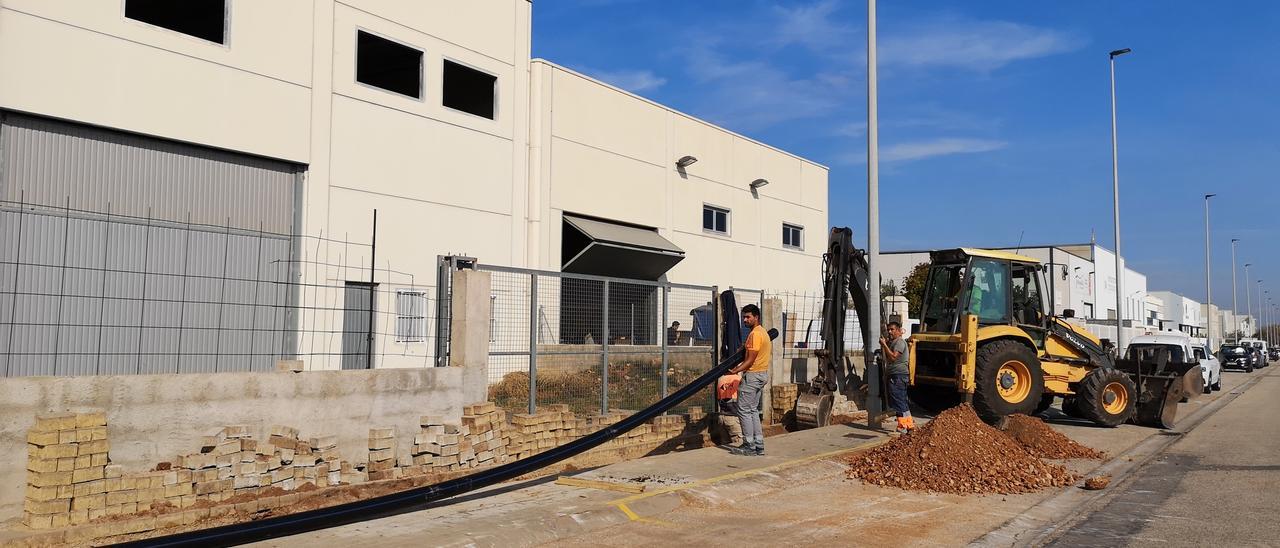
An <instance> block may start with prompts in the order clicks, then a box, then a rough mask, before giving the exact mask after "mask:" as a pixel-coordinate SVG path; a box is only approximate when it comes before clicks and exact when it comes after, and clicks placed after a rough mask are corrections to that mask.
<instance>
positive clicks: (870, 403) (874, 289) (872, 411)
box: [833, 0, 883, 428]
mask: <svg viewBox="0 0 1280 548" xmlns="http://www.w3.org/2000/svg"><path fill="white" fill-rule="evenodd" d="M877 93H878V91H877V83H876V0H867V280H868V282H867V286H868V287H867V296H868V299H867V300H868V301H870V306H868V307H867V318H866V321H867V323H870V324H871V325H870V326H869V327H870V329H871V332H872V333H877V332H879V326H880V271H879V267H880V140H879V139H880V128H879V118H878V115H877V102H878V97H877ZM864 332H866V329H864ZM876 344H877V342H876V341H862V354H863V356H864V357H865V359H866V364H867V370H866V375H867V426H870V427H872V428H878V427H879V426H880V422H879V421H880V413H881V412H883V409H881V405H880V398H881V396H880V371H879V368H878V366H877V364H876V360H875V350H876ZM833 359H835V360H841V359H844V358H843V356H834V357H833Z"/></svg>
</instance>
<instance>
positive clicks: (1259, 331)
mask: <svg viewBox="0 0 1280 548" xmlns="http://www.w3.org/2000/svg"><path fill="white" fill-rule="evenodd" d="M1264 317H1266V316H1265V314H1264V313H1263V312H1262V280H1258V321H1257V324H1258V334H1257V336H1256V337H1255V338H1258V339H1261V338H1262V318H1264Z"/></svg>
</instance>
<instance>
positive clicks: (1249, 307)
mask: <svg viewBox="0 0 1280 548" xmlns="http://www.w3.org/2000/svg"><path fill="white" fill-rule="evenodd" d="M1251 266H1253V263H1244V310H1245V316H1246V317H1248V318H1249V319H1251V320H1253V325H1254V326H1255V327H1257V325H1258V319H1257V318H1254V317H1253V296H1252V293H1253V292H1252V291H1249V267H1251Z"/></svg>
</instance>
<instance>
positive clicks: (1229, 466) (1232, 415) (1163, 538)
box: [1050, 367, 1280, 547]
mask: <svg viewBox="0 0 1280 548" xmlns="http://www.w3.org/2000/svg"><path fill="white" fill-rule="evenodd" d="M1227 374H1228V375H1244V374H1243V373H1227ZM1253 374H1254V375H1262V376H1263V378H1262V379H1261V380H1260V381H1259V382H1258V384H1257V385H1256V386H1253V387H1252V388H1250V389H1249V390H1248V391H1246V392H1244V393H1243V394H1241V395H1240V396H1239V397H1238V398H1236V399H1235V400H1234V401H1232V402H1231V403H1229V404H1227V406H1226V407H1224V408H1222V409H1220V410H1218V412H1217V413H1214V414H1213V415H1212V416H1210V417H1209V418H1208V419H1207V420H1206V421H1205V422H1203V423H1201V424H1200V425H1199V426H1197V427H1196V428H1194V429H1193V430H1191V431H1190V432H1189V433H1187V434H1186V435H1185V436H1183V438H1182V439H1181V440H1179V441H1178V442H1176V443H1174V444H1173V445H1172V446H1170V447H1169V448H1168V449H1167V450H1165V452H1164V453H1163V454H1161V455H1160V456H1159V457H1156V458H1155V459H1154V460H1153V461H1152V462H1149V463H1148V464H1147V465H1146V466H1143V467H1142V468H1140V469H1139V470H1138V471H1137V473H1135V474H1133V475H1131V476H1130V477H1129V478H1128V479H1127V480H1125V481H1124V482H1122V483H1120V484H1119V485H1116V486H1113V488H1112V489H1113V492H1112V493H1111V495H1110V496H1109V498H1108V499H1105V500H1106V501H1105V502H1104V503H1103V505H1102V506H1101V507H1099V508H1098V509H1097V510H1096V511H1094V512H1092V513H1091V514H1089V515H1088V516H1087V517H1085V518H1084V519H1083V520H1081V521H1080V522H1079V523H1077V524H1076V525H1075V526H1074V527H1073V528H1072V529H1071V530H1070V531H1067V532H1066V533H1065V534H1064V535H1062V536H1060V537H1058V538H1057V539H1055V540H1054V541H1053V542H1052V543H1051V544H1050V545H1051V546H1063V547H1067V546H1072V547H1075V546H1275V545H1277V544H1280V520H1278V519H1276V512H1277V510H1280V508H1277V506H1280V420H1277V417H1280V367H1271V368H1267V369H1263V370H1261V371H1258V372H1255V373H1253Z"/></svg>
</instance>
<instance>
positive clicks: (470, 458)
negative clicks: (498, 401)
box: [458, 402, 511, 468]
mask: <svg viewBox="0 0 1280 548" xmlns="http://www.w3.org/2000/svg"><path fill="white" fill-rule="evenodd" d="M506 426H507V412H506V411H504V410H502V409H498V407H497V406H496V405H494V404H493V402H480V403H473V404H470V405H465V406H463V407H462V425H461V426H460V427H459V430H460V433H461V434H462V440H460V441H459V442H458V466H459V468H477V467H482V466H492V465H495V464H502V463H505V462H507V447H508V445H509V443H510V441H511V439H510V438H509V437H508V436H507V433H506Z"/></svg>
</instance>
